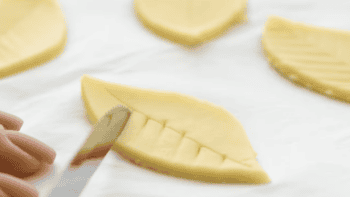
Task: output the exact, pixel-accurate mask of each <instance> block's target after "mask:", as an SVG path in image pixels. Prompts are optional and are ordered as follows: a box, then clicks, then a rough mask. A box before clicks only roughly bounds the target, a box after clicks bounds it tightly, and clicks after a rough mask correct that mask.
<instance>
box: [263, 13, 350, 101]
mask: <svg viewBox="0 0 350 197" xmlns="http://www.w3.org/2000/svg"><path fill="white" fill-rule="evenodd" d="M262 45H263V48H264V50H265V52H266V55H267V57H268V60H269V61H270V63H271V64H272V66H273V67H274V68H275V69H276V70H277V71H279V72H280V73H281V74H282V75H284V76H285V77H286V78H288V79H290V80H292V81H293V82H295V83H297V84H300V85H302V86H305V87H307V88H309V89H312V90H314V91H316V92H319V93H321V94H324V95H327V96H329V97H331V98H335V99H339V100H343V101H346V102H350V31H342V30H335V29H330V28H322V27H316V26H311V25H306V24H303V23H299V22H293V21H291V20H288V19H285V18H282V17H278V16H271V17H269V18H268V20H267V22H266V24H265V28H264V32H263V37H262Z"/></svg>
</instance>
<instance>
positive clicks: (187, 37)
mask: <svg viewBox="0 0 350 197" xmlns="http://www.w3.org/2000/svg"><path fill="white" fill-rule="evenodd" d="M246 7H247V0H134V8H135V11H136V14H137V16H138V17H139V19H140V20H141V21H142V22H143V23H144V25H145V26H146V27H147V28H148V29H150V30H151V31H153V32H155V33H156V34H158V35H160V36H162V37H164V38H167V39H169V40H171V41H173V42H177V43H180V44H184V45H197V44H200V43H203V42H205V41H207V40H210V39H212V38H214V37H216V36H218V35H220V34H222V33H223V32H224V31H225V30H227V29H228V28H229V27H230V26H232V25H233V24H237V23H241V22H243V21H245V20H246Z"/></svg>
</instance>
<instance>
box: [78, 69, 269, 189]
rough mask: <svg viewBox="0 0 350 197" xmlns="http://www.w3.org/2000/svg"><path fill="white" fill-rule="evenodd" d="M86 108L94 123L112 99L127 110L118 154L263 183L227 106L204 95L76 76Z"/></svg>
mask: <svg viewBox="0 0 350 197" xmlns="http://www.w3.org/2000/svg"><path fill="white" fill-rule="evenodd" d="M81 84H82V98H83V100H84V103H85V106H86V109H87V114H88V116H89V119H90V120H91V121H92V123H95V122H96V121H97V120H98V119H99V118H100V117H101V116H103V114H105V113H106V111H108V110H109V109H111V108H112V107H114V106H116V105H118V104H119V105H124V106H127V107H128V108H129V109H130V110H132V111H133V112H132V115H131V117H130V119H129V122H128V124H127V125H126V127H125V130H124V131H123V132H122V134H121V135H120V137H119V138H118V140H117V141H116V147H117V148H116V150H117V151H118V152H120V154H121V155H123V156H124V157H126V158H128V159H130V160H133V161H135V163H137V164H140V165H141V166H145V167H148V168H151V169H154V170H156V171H159V172H163V173H166V174H170V175H173V176H178V177H184V178H189V179H196V180H201V181H208V182H230V183H234V182H235V183H267V182H269V181H270V179H269V177H268V175H267V174H266V173H265V171H264V170H263V169H262V168H261V167H260V165H259V163H258V162H257V161H256V159H255V157H256V153H255V152H254V150H253V148H252V146H251V145H250V142H249V140H248V137H247V135H246V133H245V131H244V129H243V127H242V125H241V124H240V123H239V121H238V120H237V119H236V118H235V117H233V116H232V115H231V114H230V113H229V112H228V111H226V110H225V109H223V108H222V107H218V106H216V105H214V104H212V103H209V102H207V101H203V100H199V99H197V98H194V97H190V96H187V95H182V94H179V93H172V92H160V91H155V90H146V89H141V88H133V87H129V86H125V85H119V84H114V83H107V82H104V81H101V80H98V79H95V78H92V77H90V76H88V75H84V76H83V77H82V79H81Z"/></svg>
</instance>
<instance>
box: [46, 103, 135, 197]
mask: <svg viewBox="0 0 350 197" xmlns="http://www.w3.org/2000/svg"><path fill="white" fill-rule="evenodd" d="M130 114H131V112H130V111H129V110H128V109H127V108H125V107H123V106H117V107H115V108H113V109H112V110H110V111H109V112H107V113H106V114H105V115H104V116H103V117H102V118H101V119H100V120H99V121H98V123H97V124H95V126H94V128H93V130H92V132H91V133H90V136H89V137H88V138H87V140H86V141H85V143H84V144H83V145H82V147H81V148H80V149H79V151H78V152H77V154H76V155H75V156H74V157H73V159H72V160H71V162H70V163H69V164H68V166H67V167H66V168H65V169H64V171H63V172H62V174H61V175H60V176H59V177H58V179H57V182H56V185H55V187H54V188H53V189H52V190H51V192H50V194H49V195H48V196H49V197H62V196H63V197H77V196H79V195H80V193H81V192H82V191H83V189H84V187H85V185H86V184H87V182H88V181H89V179H90V177H91V176H92V175H93V173H94V172H95V171H96V169H97V168H98V166H99V165H100V163H101V162H102V160H103V158H104V157H105V156H106V154H107V153H108V152H109V150H110V149H111V147H112V146H113V144H114V142H115V140H116V139H117V138H118V136H119V134H120V133H121V132H122V131H123V129H124V127H125V125H126V123H127V121H128V119H129V117H130ZM96 158H97V159H96ZM92 159H93V160H92ZM86 161H88V162H86Z"/></svg>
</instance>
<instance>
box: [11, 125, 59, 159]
mask: <svg viewBox="0 0 350 197" xmlns="http://www.w3.org/2000/svg"><path fill="white" fill-rule="evenodd" d="M6 136H7V137H8V138H9V140H10V141H11V142H12V143H13V144H15V145H16V146H18V147H19V148H20V149H22V150H23V151H25V152H27V153H28V154H30V155H32V156H34V157H35V158H37V159H38V160H40V161H43V162H47V163H49V164H52V163H53V162H54V161H55V158H56V152H55V150H54V149H52V148H51V147H49V146H48V145H46V144H44V143H43V142H41V141H40V140H37V139H35V138H33V137H30V136H27V135H25V134H22V133H18V132H14V131H7V132H6Z"/></svg>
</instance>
